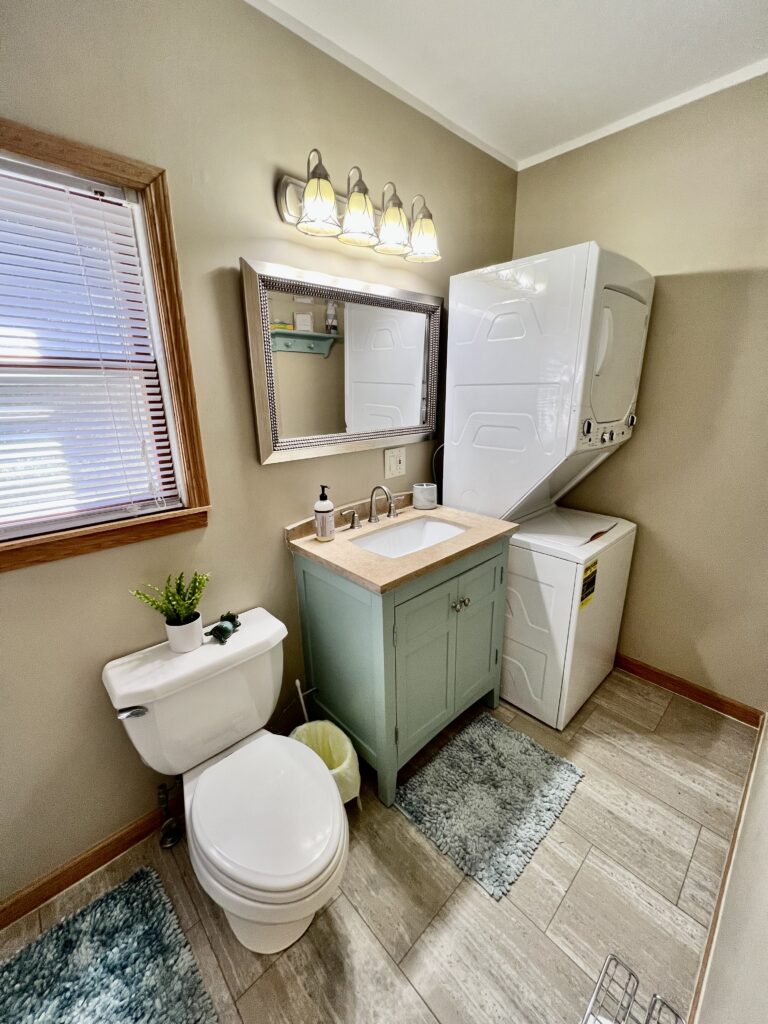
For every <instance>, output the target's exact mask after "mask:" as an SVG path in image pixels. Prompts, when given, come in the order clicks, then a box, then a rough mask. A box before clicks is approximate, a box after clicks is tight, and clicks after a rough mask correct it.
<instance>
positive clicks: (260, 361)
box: [240, 258, 443, 465]
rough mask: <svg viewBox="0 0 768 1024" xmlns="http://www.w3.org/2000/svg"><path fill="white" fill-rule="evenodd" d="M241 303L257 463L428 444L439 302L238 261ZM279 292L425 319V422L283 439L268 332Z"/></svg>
mask: <svg viewBox="0 0 768 1024" xmlns="http://www.w3.org/2000/svg"><path fill="white" fill-rule="evenodd" d="M240 269H241V271H242V277H243V298H244V303H245V319H246V327H247V331H248V352H249V355H250V363H251V382H252V391H253V404H254V412H255V417H256V433H257V438H258V448H259V461H260V462H261V463H262V464H263V465H264V464H269V463H273V462H289V461H293V460H295V459H314V458H318V457H319V456H322V455H339V454H341V453H343V452H354V451H365V450H366V449H370V448H387V447H391V446H392V445H393V444H412V443H413V442H415V441H428V440H430V439H431V438H432V437H434V434H435V427H436V420H437V360H438V351H439V347H440V317H441V313H442V308H443V300H442V299H441V298H440V297H439V296H437V295H423V294H421V293H419V292H409V291H404V290H402V289H400V288H389V287H387V286H386V285H374V284H368V283H367V282H365V281H355V280H353V279H351V278H347V277H332V276H330V275H328V274H319V273H315V272H311V271H306V270H298V269H296V268H294V267H285V266H282V265H280V264H277V263H258V262H252V261H251V260H247V259H245V258H241V260H240ZM270 291H282V292H287V293H289V294H294V295H313V296H316V297H318V298H322V299H328V300H331V301H336V302H363V303H365V304H366V305H369V306H384V307H388V308H390V309H405V310H409V311H410V312H413V313H423V314H424V315H425V316H426V330H425V352H426V373H425V377H426V385H427V386H426V415H425V417H424V423H422V424H417V425H414V426H412V427H399V428H397V429H393V430H371V431H364V432H360V433H354V434H316V435H313V436H309V437H290V438H281V437H280V436H279V431H278V423H277V403H276V400H275V372H274V365H273V361H272V345H271V341H270V332H269V305H268V296H267V293H268V292H270Z"/></svg>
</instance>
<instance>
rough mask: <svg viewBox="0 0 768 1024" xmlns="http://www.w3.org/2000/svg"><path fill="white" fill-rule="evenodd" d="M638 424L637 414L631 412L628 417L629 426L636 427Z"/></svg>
mask: <svg viewBox="0 0 768 1024" xmlns="http://www.w3.org/2000/svg"><path fill="white" fill-rule="evenodd" d="M636 423H637V416H635V414H634V413H633V412H631V413H630V414H629V416H627V426H628V427H634V425H635V424H636Z"/></svg>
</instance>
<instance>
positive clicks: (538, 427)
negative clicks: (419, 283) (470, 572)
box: [443, 242, 654, 519]
mask: <svg viewBox="0 0 768 1024" xmlns="http://www.w3.org/2000/svg"><path fill="white" fill-rule="evenodd" d="M653 285H654V280H653V278H652V277H651V275H650V274H649V273H648V272H647V271H645V270H643V268H642V267H640V266H638V264H637V263H633V262H632V261H631V260H628V259H625V258H624V257H623V256H619V255H617V254H616V253H613V252H607V251H606V250H604V249H601V248H600V247H599V246H598V245H597V243H596V242H584V243H583V244H581V245H572V246H570V247H569V248H567V249H557V250H555V251H554V252H548V253H543V254H541V255H540V256H531V257H528V258H526V259H521V260H513V261H512V262H510V263H503V264H499V265H497V266H494V267H486V268H484V269H483V270H473V271H471V272H470V273H467V274H459V275H457V276H455V277H452V278H451V287H450V301H449V313H448V360H447V370H446V415H445V461H444V467H445V468H444V480H443V499H444V501H445V503H446V505H453V506H455V507H456V508H464V509H469V510H470V511H472V512H483V513H485V514H486V515H492V516H498V517H500V518H509V519H512V518H516V519H520V518H521V517H523V516H525V515H530V514H531V513H532V512H536V511H538V510H539V509H544V508H548V507H549V506H550V505H552V504H553V503H554V502H555V501H556V500H557V499H558V497H560V495H561V494H564V493H565V492H566V491H568V490H570V488H571V487H573V486H574V484H575V483H577V481H578V480H580V479H581V478H582V477H584V476H586V475H587V473H589V472H591V471H592V470H593V469H594V468H595V466H597V465H598V464H599V463H600V462H602V461H603V460H604V459H606V458H607V457H608V455H610V454H611V453H612V452H613V451H615V450H616V448H618V447H619V446H620V445H621V444H623V443H624V442H625V441H628V440H629V438H630V437H631V436H632V431H633V429H634V426H635V423H636V413H635V402H636V400H637V389H638V385H639V383H640V371H641V369H642V365H643V353H644V351H645V337H646V332H647V328H648V317H649V314H650V309H651V299H652V297H653Z"/></svg>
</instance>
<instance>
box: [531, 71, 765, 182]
mask: <svg viewBox="0 0 768 1024" xmlns="http://www.w3.org/2000/svg"><path fill="white" fill-rule="evenodd" d="M765 74H768V59H766V60H759V61H757V62H756V63H755V64H748V65H747V66H746V67H743V68H739V69H738V71H731V72H730V73H729V74H727V75H721V77H720V78H713V79H712V81H711V82H705V83H704V85H697V86H696V87H695V88H694V89H688V90H687V91H686V92H680V93H678V94H677V95H676V96H670V98H669V99H667V100H662V101H661V103H655V104H654V105H653V106H652V107H645V108H644V109H643V110H638V111H637V113H635V114H630V115H629V117H623V118H622V119H621V120H620V121H613V122H612V123H611V124H607V125H604V126H603V127H602V128H597V129H595V131H593V132H587V134H586V135H579V136H578V138H575V139H570V140H569V141H568V142H563V143H562V144H561V145H559V146H553V147H552V149H545V150H542V152H541V153H535V154H534V155H533V156H526V157H523V158H522V159H520V160H518V161H517V167H516V170H518V171H524V170H526V169H527V168H529V167H533V166H535V165H536V164H542V163H544V161H545V160H551V159H552V158H553V157H556V156H562V154H563V153H569V152H570V151H571V150H572V149H580V148H581V147H582V146H587V145H589V143H590V142H597V140H598V139H604V138H606V136H608V135H614V134H615V133H616V132H621V131H624V129H625V128H631V127H632V126H633V125H636V124H641V123H642V122H643V121H650V120H651V119H652V118H654V117H658V116H659V114H666V113H667V112H668V111H670V110H676V109H677V108H678V107H684V106H686V105H687V104H688V103H693V102H694V101H695V100H700V99H703V98H704V97H705V96H711V95H712V94H713V93H716V92H722V90H723V89H730V87H731V86H732V85H740V84H741V83H742V82H748V81H749V80H750V79H751V78H758V77H759V76H760V75H765Z"/></svg>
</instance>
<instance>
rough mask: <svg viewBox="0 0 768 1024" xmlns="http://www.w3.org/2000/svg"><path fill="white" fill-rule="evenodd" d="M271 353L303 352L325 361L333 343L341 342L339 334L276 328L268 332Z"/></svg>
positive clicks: (341, 338)
mask: <svg viewBox="0 0 768 1024" xmlns="http://www.w3.org/2000/svg"><path fill="white" fill-rule="evenodd" d="M269 334H270V337H271V339H272V351H273V352H304V353H307V354H310V355H316V356H322V357H323V358H324V359H327V358H328V356H329V355H330V352H331V347H332V345H333V343H334V341H343V340H344V338H343V336H342V335H341V334H323V333H321V332H319V331H287V330H282V329H280V328H277V329H275V330H271V331H270V332H269Z"/></svg>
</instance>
